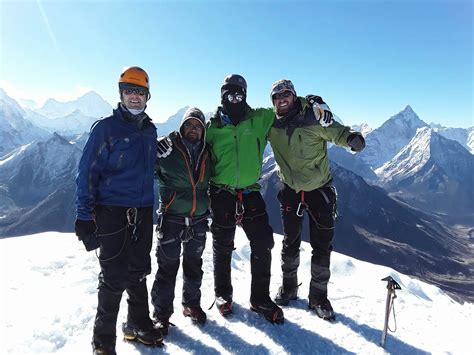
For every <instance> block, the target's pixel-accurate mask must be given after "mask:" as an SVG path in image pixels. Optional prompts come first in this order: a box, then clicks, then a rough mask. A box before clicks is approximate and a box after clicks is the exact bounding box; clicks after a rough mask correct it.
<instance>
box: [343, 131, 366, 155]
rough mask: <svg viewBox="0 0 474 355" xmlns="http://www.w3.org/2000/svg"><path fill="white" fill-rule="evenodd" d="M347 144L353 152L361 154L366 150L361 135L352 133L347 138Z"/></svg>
mask: <svg viewBox="0 0 474 355" xmlns="http://www.w3.org/2000/svg"><path fill="white" fill-rule="evenodd" d="M347 144H348V145H349V147H351V150H352V151H353V152H360V151H361V150H362V149H364V148H365V139H364V137H363V136H362V134H360V133H351V134H350V135H349V137H347Z"/></svg>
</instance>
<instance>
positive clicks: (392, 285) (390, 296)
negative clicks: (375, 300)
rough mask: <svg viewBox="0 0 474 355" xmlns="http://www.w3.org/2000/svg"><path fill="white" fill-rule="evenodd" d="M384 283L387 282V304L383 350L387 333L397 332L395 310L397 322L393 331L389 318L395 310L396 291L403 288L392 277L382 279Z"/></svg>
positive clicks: (381, 344)
mask: <svg viewBox="0 0 474 355" xmlns="http://www.w3.org/2000/svg"><path fill="white" fill-rule="evenodd" d="M382 281H387V301H386V302H385V322H384V325H383V332H382V341H381V342H380V346H381V347H382V348H383V347H384V346H385V340H386V339H387V331H388V330H390V331H391V332H393V333H394V332H395V331H396V330H397V320H396V318H395V310H394V311H393V319H394V320H395V329H394V330H391V329H390V328H389V327H388V318H389V316H390V313H391V311H392V309H394V308H393V301H394V300H395V298H397V295H396V294H395V290H401V289H402V288H401V287H400V285H399V284H398V282H397V281H395V280H394V279H393V278H392V277H391V276H387V277H386V278H384V279H382Z"/></svg>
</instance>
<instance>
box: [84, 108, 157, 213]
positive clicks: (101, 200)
mask: <svg viewBox="0 0 474 355" xmlns="http://www.w3.org/2000/svg"><path fill="white" fill-rule="evenodd" d="M156 142H157V135H156V127H155V125H154V124H153V123H152V122H151V120H150V118H149V117H148V116H146V118H145V119H144V121H143V125H142V128H141V129H140V128H139V126H138V124H137V122H136V121H131V120H128V121H127V119H126V114H124V113H123V112H122V108H120V106H119V108H117V109H116V110H114V112H113V115H112V116H110V117H107V118H104V119H102V120H100V121H98V122H97V124H96V125H95V126H94V127H93V128H92V130H91V132H90V135H89V139H88V141H87V143H86V146H85V147H84V151H83V153H82V158H81V161H80V162H79V170H78V173H77V178H76V184H77V196H76V197H77V198H76V208H77V218H78V219H81V220H92V219H94V207H95V206H96V205H112V206H123V207H149V206H153V179H154V172H153V169H154V165H155V160H156V144H157V143H156Z"/></svg>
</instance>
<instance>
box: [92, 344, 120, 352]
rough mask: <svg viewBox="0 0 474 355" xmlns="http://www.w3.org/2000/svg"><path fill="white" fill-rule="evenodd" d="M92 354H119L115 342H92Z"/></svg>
mask: <svg viewBox="0 0 474 355" xmlns="http://www.w3.org/2000/svg"><path fill="white" fill-rule="evenodd" d="M92 354H93V355H117V353H116V352H115V344H113V345H102V344H94V343H92Z"/></svg>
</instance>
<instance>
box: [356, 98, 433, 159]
mask: <svg viewBox="0 0 474 355" xmlns="http://www.w3.org/2000/svg"><path fill="white" fill-rule="evenodd" d="M425 126H427V124H426V123H425V122H423V121H422V120H421V119H420V118H419V117H418V115H417V114H416V113H415V112H414V111H413V109H412V108H411V107H410V106H409V105H408V106H406V107H405V108H404V109H403V110H402V111H400V112H399V113H397V114H396V115H394V116H392V117H390V119H388V120H387V121H386V122H385V123H384V124H383V125H382V126H380V127H379V128H377V129H374V130H373V131H372V132H370V133H369V134H368V135H367V137H366V148H365V149H364V151H363V152H361V154H360V155H359V156H360V159H362V160H364V161H365V162H366V163H367V164H368V165H369V166H371V167H372V168H378V167H380V166H382V165H383V164H384V163H385V162H387V161H389V160H390V159H392V158H393V157H394V156H395V155H396V154H397V153H398V152H399V151H400V149H401V148H403V147H404V146H405V145H407V143H408V142H409V141H410V140H411V139H412V138H413V136H414V135H415V134H416V130H417V129H418V128H420V127H425Z"/></svg>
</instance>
